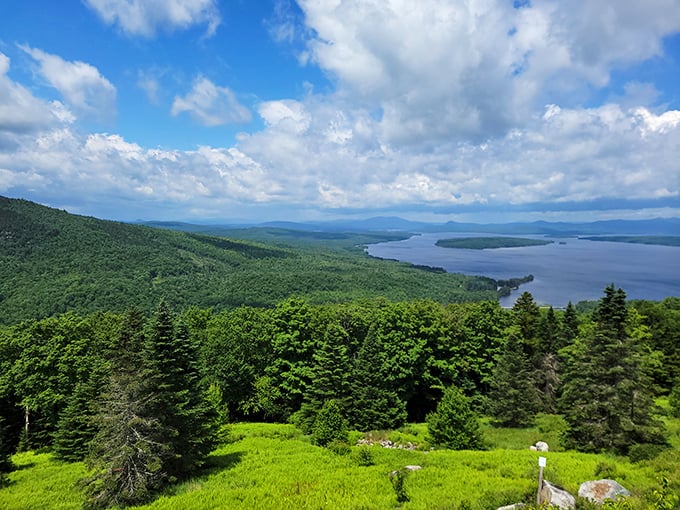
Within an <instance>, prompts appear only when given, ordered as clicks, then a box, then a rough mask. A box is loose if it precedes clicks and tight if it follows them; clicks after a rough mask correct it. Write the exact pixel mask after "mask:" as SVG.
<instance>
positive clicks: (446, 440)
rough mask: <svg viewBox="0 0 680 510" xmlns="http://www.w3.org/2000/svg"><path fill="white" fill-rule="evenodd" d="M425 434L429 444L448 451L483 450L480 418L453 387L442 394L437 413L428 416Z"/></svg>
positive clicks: (460, 392) (462, 395)
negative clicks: (427, 436) (428, 436)
mask: <svg viewBox="0 0 680 510" xmlns="http://www.w3.org/2000/svg"><path fill="white" fill-rule="evenodd" d="M426 421H427V431H428V433H429V435H430V440H431V442H432V444H434V445H436V446H439V447H443V448H449V449H451V450H475V449H479V448H481V447H482V435H481V432H480V428H479V419H478V417H477V415H476V414H475V413H474V412H473V411H472V409H471V407H470V403H469V402H468V399H467V398H466V397H465V395H464V394H463V392H462V391H461V390H460V389H458V388H456V387H455V386H450V387H449V388H447V389H446V390H445V391H444V395H443V397H442V399H441V400H440V401H439V403H438V404H437V410H436V411H435V412H434V413H430V414H428V416H427V418H426Z"/></svg>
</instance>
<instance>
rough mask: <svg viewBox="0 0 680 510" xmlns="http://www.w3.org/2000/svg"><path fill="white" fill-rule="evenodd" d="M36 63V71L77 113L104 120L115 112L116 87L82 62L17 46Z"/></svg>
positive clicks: (97, 71)
mask: <svg viewBox="0 0 680 510" xmlns="http://www.w3.org/2000/svg"><path fill="white" fill-rule="evenodd" d="M20 48H21V49H22V50H24V51H25V52H26V53H27V54H29V55H30V56H31V57H32V58H33V59H34V60H36V61H37V62H38V64H39V71H40V74H41V75H42V76H43V77H44V78H45V79H46V80H47V82H48V83H49V84H50V85H51V86H52V87H54V88H55V89H57V90H58V91H59V93H60V94H61V95H62V97H63V98H64V101H66V103H67V104H68V105H69V106H70V107H71V108H72V109H73V110H74V111H75V112H76V113H78V114H80V115H83V116H86V117H89V118H94V119H98V120H106V119H108V118H110V117H111V116H112V115H113V113H114V112H115V103H116V88H115V87H114V86H113V85H112V84H111V82H110V81H109V80H107V79H106V78H105V77H103V76H102V75H101V74H100V73H99V70H98V69H97V68H96V67H94V66H92V65H90V64H86V63H85V62H80V61H75V62H69V61H66V60H64V59H62V58H61V57H59V56H58V55H52V54H50V53H46V52H44V51H42V50H39V49H35V48H31V47H29V46H20Z"/></svg>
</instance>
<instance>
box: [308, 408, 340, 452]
mask: <svg viewBox="0 0 680 510" xmlns="http://www.w3.org/2000/svg"><path fill="white" fill-rule="evenodd" d="M348 439H349V437H348V434H347V423H346V422H345V419H344V418H343V417H342V414H341V412H340V407H339V406H338V403H337V402H336V401H335V400H328V401H326V402H325V403H324V405H323V407H322V408H321V410H320V411H319V413H318V414H317V415H316V419H315V420H314V425H313V426H312V443H314V444H315V445H317V446H327V445H328V444H329V443H331V442H332V441H334V440H338V441H341V442H343V443H345V444H347V441H348ZM348 447H349V445H348Z"/></svg>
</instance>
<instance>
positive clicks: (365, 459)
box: [354, 446, 375, 466]
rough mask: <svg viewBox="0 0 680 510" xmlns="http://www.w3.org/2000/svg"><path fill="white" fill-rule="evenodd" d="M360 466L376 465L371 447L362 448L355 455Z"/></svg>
mask: <svg viewBox="0 0 680 510" xmlns="http://www.w3.org/2000/svg"><path fill="white" fill-rule="evenodd" d="M354 458H355V459H356V461H357V464H358V465H359V466H372V465H373V464H375V460H374V459H373V450H371V447H370V446H361V447H360V448H359V449H358V450H357V451H356V454H355V455H354Z"/></svg>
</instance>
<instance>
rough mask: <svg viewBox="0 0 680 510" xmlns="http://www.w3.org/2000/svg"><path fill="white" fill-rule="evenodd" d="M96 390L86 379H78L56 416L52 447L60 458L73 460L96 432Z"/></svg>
mask: <svg viewBox="0 0 680 510" xmlns="http://www.w3.org/2000/svg"><path fill="white" fill-rule="evenodd" d="M98 398H99V391H98V388H96V386H93V384H92V383H91V382H90V381H88V382H84V383H78V384H77V385H76V388H75V390H74V392H73V395H71V397H70V398H69V401H68V404H67V405H66V408H65V409H64V411H63V412H62V413H61V415H60V417H59V422H58V423H57V431H56V432H55V434H54V443H53V445H52V450H53V452H54V454H55V456H56V457H57V458H59V459H62V460H67V461H70V462H76V461H80V460H83V459H84V458H85V456H86V455H87V452H88V448H89V445H90V442H91V441H92V439H93V438H94V437H95V435H96V433H97V426H96V423H95V416H96V413H97V406H96V402H97V399H98Z"/></svg>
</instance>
